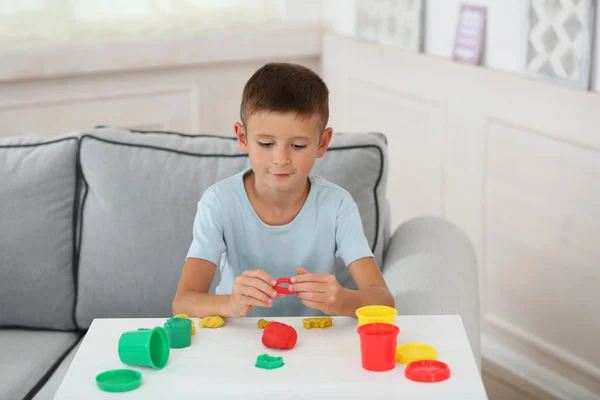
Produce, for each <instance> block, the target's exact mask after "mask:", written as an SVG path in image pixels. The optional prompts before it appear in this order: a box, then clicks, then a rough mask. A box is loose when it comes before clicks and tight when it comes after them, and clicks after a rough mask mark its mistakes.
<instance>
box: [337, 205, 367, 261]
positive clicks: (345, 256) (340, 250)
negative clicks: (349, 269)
mask: <svg viewBox="0 0 600 400" xmlns="http://www.w3.org/2000/svg"><path fill="white" fill-rule="evenodd" d="M335 242H336V251H335V256H336V257H337V258H340V259H342V260H343V261H344V264H345V265H346V266H348V265H350V264H352V263H353V262H354V261H356V260H358V259H360V258H365V257H373V252H372V251H371V248H370V247H369V243H368V241H367V238H366V237H365V233H364V230H363V226H362V220H361V219H360V213H359V212H358V206H357V205H356V203H355V202H354V200H353V199H352V197H351V196H350V195H348V194H347V195H345V196H344V197H343V198H342V201H341V204H340V208H339V210H338V214H337V220H336V227H335Z"/></svg>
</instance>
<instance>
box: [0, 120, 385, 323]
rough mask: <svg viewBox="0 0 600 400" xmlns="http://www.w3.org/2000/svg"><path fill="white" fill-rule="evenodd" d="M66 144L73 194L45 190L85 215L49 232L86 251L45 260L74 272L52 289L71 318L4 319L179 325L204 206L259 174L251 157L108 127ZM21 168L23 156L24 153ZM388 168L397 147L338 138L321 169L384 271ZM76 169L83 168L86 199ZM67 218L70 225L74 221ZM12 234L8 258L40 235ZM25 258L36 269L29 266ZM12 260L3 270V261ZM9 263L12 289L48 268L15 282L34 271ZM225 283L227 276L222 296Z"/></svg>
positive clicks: (370, 138) (341, 271)
mask: <svg viewBox="0 0 600 400" xmlns="http://www.w3.org/2000/svg"><path fill="white" fill-rule="evenodd" d="M66 143H70V144H71V146H70V147H69V149H70V152H67V150H66V149H65V152H66V153H67V154H68V156H66V155H65V157H63V158H62V163H61V164H59V165H58V166H57V167H56V168H58V169H60V170H61V171H62V172H61V173H62V174H63V175H65V176H64V177H63V178H61V181H60V182H61V184H56V185H50V186H49V187H48V188H47V189H45V190H46V191H47V192H48V196H50V195H54V196H57V194H56V193H54V191H57V190H59V191H60V192H61V193H62V197H64V199H63V200H61V201H62V202H61V203H60V204H61V205H62V206H64V207H66V205H67V204H71V205H73V204H74V203H73V202H77V204H78V207H77V208H76V212H75V213H74V214H73V213H71V214H69V215H71V218H70V219H66V220H65V221H61V222H62V225H59V224H58V223H56V224H54V225H56V226H54V225H51V226H50V227H46V226H44V231H45V232H48V234H49V235H52V239H54V240H56V241H58V240H59V239H60V240H61V242H60V243H63V242H64V241H65V239H64V237H66V235H67V234H68V235H70V236H69V238H71V239H72V238H73V236H75V237H76V240H75V241H76V243H77V246H76V247H75V249H76V250H75V251H74V252H73V249H72V247H70V246H71V245H72V243H71V242H69V243H67V244H64V245H62V246H59V245H58V244H56V245H55V244H52V243H53V242H48V243H49V244H48V246H50V247H49V248H47V249H46V248H43V249H41V250H40V254H48V253H49V254H50V256H49V257H47V258H45V260H46V262H49V263H50V264H51V265H50V266H46V268H51V269H52V270H53V271H58V272H60V273H62V275H61V274H53V275H52V278H55V279H56V280H57V282H60V283H62V284H63V285H64V287H58V286H56V285H54V286H48V288H47V291H49V292H50V293H44V298H45V297H46V296H49V297H50V298H52V296H55V297H57V299H61V301H64V302H65V303H66V304H67V305H63V306H62V308H61V309H58V308H56V307H54V306H53V307H51V308H49V309H48V310H47V311H48V313H46V314H44V315H45V317H44V318H45V319H44V318H42V319H39V320H36V318H37V316H36V314H35V313H33V311H32V310H30V309H27V310H28V311H31V312H29V313H27V314H24V315H23V316H22V317H19V318H20V319H15V318H12V319H11V318H10V317H7V316H10V314H11V313H12V312H13V310H17V309H21V308H19V303H18V302H6V303H5V299H4V298H3V297H0V299H1V300H2V301H3V303H2V305H1V307H2V308H0V318H5V319H6V321H9V320H12V321H13V323H18V324H27V321H30V322H31V321H33V322H31V324H37V325H36V326H40V327H44V326H47V325H48V323H49V322H48V321H53V322H52V324H53V325H52V324H51V325H52V326H53V327H58V328H64V329H68V328H69V327H71V326H72V325H73V320H74V323H75V324H76V326H77V327H78V328H81V329H86V328H88V327H89V325H90V324H91V322H92V320H93V319H94V318H119V317H166V316H169V315H170V314H171V303H172V300H173V296H174V294H175V290H176V288H177V283H178V281H179V278H180V273H181V269H182V267H183V264H184V262H185V255H186V254H187V250H188V248H189V246H190V243H191V240H192V224H193V220H194V215H195V212H196V207H197V203H198V200H199V199H200V197H201V196H202V194H203V193H204V191H205V190H206V189H207V188H208V187H209V186H211V185H212V184H214V183H215V182H217V181H219V180H221V179H224V178H226V177H229V176H231V175H233V174H235V173H237V172H239V171H241V170H242V169H244V168H247V167H249V163H248V158H247V156H246V155H245V154H243V153H242V152H241V151H240V150H239V147H238V144H237V142H236V140H235V139H234V138H227V137H218V136H211V135H185V134H179V133H170V132H139V131H129V130H124V129H116V128H97V129H94V130H92V131H90V132H87V133H84V134H82V135H80V139H79V142H77V140H71V141H70V142H65V146H66ZM48 148H50V147H48ZM0 157H2V151H1V150H0ZM13 157H15V158H17V159H18V158H20V157H23V156H22V155H20V153H19V154H17V153H14V155H13ZM45 157H46V156H43V157H41V158H40V160H39V162H38V163H37V164H39V168H40V169H42V170H43V171H44V173H45V174H46V175H50V176H53V177H54V176H60V174H59V173H58V172H52V169H51V168H49V166H47V165H45V163H47V161H46V159H45ZM386 157H387V153H386V142H385V137H384V136H383V135H381V134H366V133H363V134H336V135H334V138H333V140H332V142H331V145H330V147H329V150H328V152H327V153H326V155H325V156H324V157H323V158H321V159H319V160H317V162H316V164H315V166H314V169H313V172H314V173H315V174H318V175H321V176H323V177H325V178H326V179H329V180H330V181H332V182H334V183H336V184H338V185H340V186H342V187H344V188H345V189H346V190H348V191H349V192H350V194H351V195H352V196H353V198H354V200H355V201H356V203H357V205H358V208H359V211H360V214H361V218H362V221H363V225H364V230H365V235H366V237H367V239H368V242H369V244H370V245H371V248H372V249H373V251H374V254H375V256H376V258H377V260H378V262H379V263H380V265H382V261H383V253H384V250H385V244H386V242H387V239H388V237H389V215H388V210H389V207H388V204H387V199H386V197H385V193H386V186H387V164H388V163H387V158H386ZM25 158H26V157H25ZM0 160H1V158H0ZM1 165H2V164H1V163H0V168H2V167H1ZM75 165H77V166H78V167H79V169H78V170H77V176H78V177H79V180H78V182H79V183H78V189H79V190H78V194H77V196H75V192H74V190H75V189H76V188H75V183H74V182H75V176H76V168H75ZM0 171H1V169H0ZM70 178H73V179H72V180H71V182H73V185H72V186H71V187H68V188H67V187H64V186H65V184H63V183H64V182H67V181H68V179H70ZM11 179H13V180H16V181H19V179H21V178H20V177H13V178H11ZM47 179H50V178H47ZM40 190H41V187H40ZM13 192H14V193H13V194H12V195H11V196H12V197H13V201H17V202H18V199H19V198H20V196H26V193H27V191H26V189H23V188H20V189H18V190H15V191H13ZM0 193H1V192H0ZM69 201H71V203H68V202H69ZM43 204H47V202H46V203H43ZM39 210H40V212H43V211H44V207H42V205H39ZM65 210H66V208H65ZM71 210H72V209H71ZM65 212H66V211H64V210H63V212H62V214H61V215H66V214H65ZM72 215H76V218H75V219H73V218H72ZM36 220H39V219H35V218H33V219H32V223H33V222H35V221H36ZM74 221H75V222H76V223H77V225H76V226H77V229H76V231H75V232H73V229H72V227H73V226H74V225H73V222H74ZM44 224H45V222H44ZM69 224H70V225H69ZM50 228H52V229H50ZM0 229H2V230H1V232H2V239H0V251H1V250H3V249H4V247H2V246H5V247H6V246H10V245H11V243H12V242H15V241H16V240H17V238H19V237H27V238H29V237H30V233H29V232H25V231H21V230H20V228H19V229H17V230H16V231H15V230H14V222H13V223H12V225H11V226H8V225H6V224H4V225H3V224H2V222H1V221H0ZM11 229H13V230H12V231H11ZM5 233H7V234H8V236H10V237H12V239H10V241H7V240H5V239H4V238H5ZM31 237H33V236H31ZM21 240H22V239H21ZM23 242H24V241H23ZM23 248H24V247H23ZM42 251H43V253H42ZM69 251H70V252H71V253H69ZM67 253H68V254H71V255H73V254H74V255H75V257H74V259H73V257H71V258H68V259H67V258H65V257H66V255H67ZM5 254H10V253H5ZM59 256H60V257H59ZM11 257H12V256H11ZM19 257H21V259H22V260H26V257H24V255H21V256H19ZM61 257H62V258H61ZM0 260H3V258H2V255H1V254H0ZM5 262H6V261H5ZM8 262H10V263H11V265H12V266H11V267H10V269H6V267H2V265H1V264H0V268H2V269H0V271H2V277H3V278H4V277H8V278H9V279H8V280H9V281H12V284H14V283H16V284H17V285H18V286H20V287H21V288H25V290H28V289H29V288H28V287H27V286H28V284H27V282H28V279H29V276H30V275H31V276H36V278H34V279H33V280H32V281H31V282H36V281H37V279H38V278H39V276H37V275H36V274H38V273H39V272H38V271H37V269H36V268H30V269H27V270H22V273H20V274H19V275H18V279H14V275H7V274H6V272H5V271H14V270H18V267H19V266H20V265H21V264H22V263H23V262H25V261H19V263H14V257H12V258H11V259H10V260H8ZM38 263H39V262H38ZM19 268H20V267H19ZM65 271H68V272H69V274H67V273H65ZM336 271H337V272H336V274H337V276H338V279H339V280H340V282H341V283H342V284H343V285H345V286H347V287H353V284H352V280H351V278H350V276H349V274H348V272H347V269H346V268H345V267H344V266H343V264H342V263H341V261H340V262H338V264H337V265H336ZM11 274H13V272H11ZM11 276H12V277H11ZM73 276H75V279H74V280H73ZM43 279H47V277H45V278H43ZM219 279H220V274H219V272H218V271H217V275H216V276H215V280H214V282H213V285H212V286H211V291H213V290H214V287H215V286H216V284H217V283H218V280H219ZM3 281H4V279H3ZM9 285H10V284H9ZM1 288H2V287H1V286H0V289H1ZM55 291H56V292H55ZM0 296H1V295H0ZM43 301H44V300H43V298H41V297H40V298H39V299H38V298H34V299H33V300H32V301H31V304H33V305H35V304H40V303H41V302H43ZM55 303H56V304H59V303H60V302H58V300H56V301H55ZM21 307H22V306H21ZM33 308H35V307H32V309H33ZM73 310H74V313H73ZM58 314H60V317H59V316H58ZM46 319H47V320H48V321H47V320H46ZM3 321H4V320H3V319H0V322H3ZM59 322H60V323H59ZM40 324H42V325H44V326H42V325H40Z"/></svg>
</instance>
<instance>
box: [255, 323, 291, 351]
mask: <svg viewBox="0 0 600 400" xmlns="http://www.w3.org/2000/svg"><path fill="white" fill-rule="evenodd" d="M297 339H298V333H297V332H296V330H295V329H294V328H292V327H291V326H289V325H286V324H282V323H281V322H270V323H269V324H268V325H267V326H266V327H265V329H264V330H263V335H262V342H263V344H264V345H265V346H267V347H269V348H272V349H284V350H288V349H291V348H292V347H294V346H295V345H296V340H297Z"/></svg>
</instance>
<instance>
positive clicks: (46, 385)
mask: <svg viewBox="0 0 600 400" xmlns="http://www.w3.org/2000/svg"><path fill="white" fill-rule="evenodd" d="M81 343H82V340H79V341H78V342H77V345H76V346H75V347H73V348H72V349H71V351H69V352H68V354H67V356H66V357H65V358H64V359H63V360H62V361H61V363H60V364H59V365H58V367H57V368H56V369H55V370H54V371H53V372H52V375H51V376H49V377H48V380H47V381H45V382H43V381H42V382H40V383H43V386H42V387H41V389H40V390H39V391H38V392H37V393H36V394H35V397H34V398H33V400H52V399H53V398H54V395H55V394H56V392H57V391H58V388H59V387H60V384H61V383H62V381H63V379H64V377H65V375H66V374H67V371H68V369H69V367H70V366H71V362H73V358H75V354H77V350H79V346H81Z"/></svg>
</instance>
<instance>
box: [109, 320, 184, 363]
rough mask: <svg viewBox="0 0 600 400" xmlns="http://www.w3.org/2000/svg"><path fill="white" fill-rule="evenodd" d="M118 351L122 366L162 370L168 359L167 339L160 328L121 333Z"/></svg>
mask: <svg viewBox="0 0 600 400" xmlns="http://www.w3.org/2000/svg"><path fill="white" fill-rule="evenodd" d="M188 329H189V326H188ZM118 350H119V359H120V360H121V362H122V363H123V364H127V365H136V366H140V367H152V368H154V369H162V368H163V367H164V366H165V365H166V364H167V361H168V359H169V354H170V347H169V339H168V337H167V334H166V332H165V330H164V329H163V328H161V327H156V328H154V329H144V328H142V329H138V330H137V331H132V332H125V333H123V334H122V335H121V338H120V339H119V346H118Z"/></svg>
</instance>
